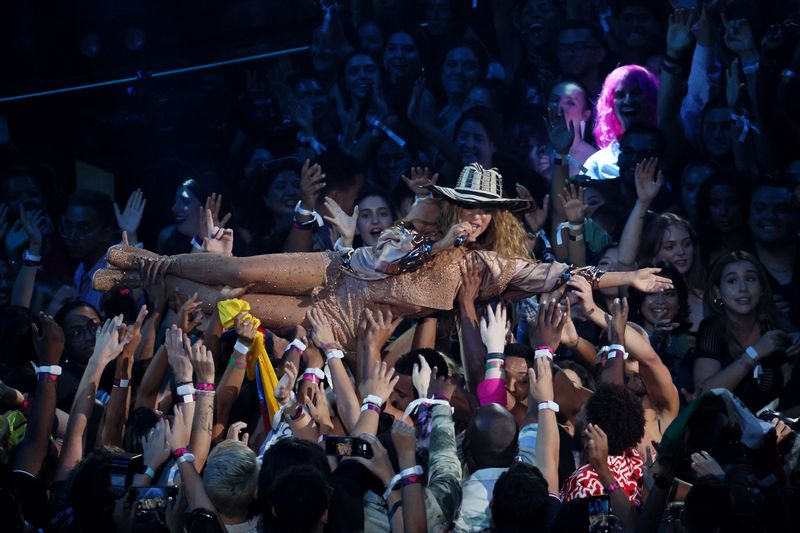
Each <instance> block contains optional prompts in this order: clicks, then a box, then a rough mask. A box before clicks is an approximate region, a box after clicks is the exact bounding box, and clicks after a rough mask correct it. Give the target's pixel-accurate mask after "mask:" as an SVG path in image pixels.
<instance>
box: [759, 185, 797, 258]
mask: <svg viewBox="0 0 800 533" xmlns="http://www.w3.org/2000/svg"><path fill="white" fill-rule="evenodd" d="M750 231H751V232H752V233H753V237H754V238H755V240H756V242H758V243H761V244H766V245H776V244H782V243H790V242H791V241H792V240H793V239H794V238H795V235H796V234H797V209H796V208H795V207H794V206H793V205H792V193H791V191H789V190H788V189H785V188H783V187H759V188H758V189H756V190H755V192H753V196H752V197H751V198H750Z"/></svg>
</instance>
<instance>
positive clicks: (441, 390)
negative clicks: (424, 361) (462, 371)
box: [428, 367, 458, 402]
mask: <svg viewBox="0 0 800 533" xmlns="http://www.w3.org/2000/svg"><path fill="white" fill-rule="evenodd" d="M457 388H458V383H457V382H456V380H455V379H453V377H452V376H448V377H444V376H443V375H442V376H440V375H439V369H438V368H437V367H433V368H432V369H431V380H430V381H429V382H428V395H429V397H430V398H435V397H437V396H444V397H445V398H447V401H448V402H449V401H450V400H451V399H452V398H453V394H455V392H456V389H457Z"/></svg>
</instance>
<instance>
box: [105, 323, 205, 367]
mask: <svg viewBox="0 0 800 533" xmlns="http://www.w3.org/2000/svg"><path fill="white" fill-rule="evenodd" d="M120 326H122V315H117V316H115V317H114V318H110V319H108V320H106V321H105V324H103V325H102V326H101V327H100V329H98V330H97V338H96V340H95V343H94V352H93V353H92V359H95V360H96V361H98V363H99V364H100V365H102V366H104V367H105V365H107V364H108V363H109V362H111V361H113V360H114V359H116V357H117V356H118V355H119V354H121V353H122V349H123V348H124V347H125V345H126V344H128V342H130V340H131V335H130V333H129V332H126V333H124V334H123V335H120ZM190 377H191V376H190Z"/></svg>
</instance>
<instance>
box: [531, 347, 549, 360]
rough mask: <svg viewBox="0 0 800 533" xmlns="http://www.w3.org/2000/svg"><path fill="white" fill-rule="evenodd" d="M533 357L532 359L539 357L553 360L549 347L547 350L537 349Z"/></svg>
mask: <svg viewBox="0 0 800 533" xmlns="http://www.w3.org/2000/svg"><path fill="white" fill-rule="evenodd" d="M533 357H534V359H539V358H540V357H546V358H547V359H550V360H552V359H553V350H551V349H550V348H549V347H548V349H547V350H545V349H543V348H539V349H538V350H536V351H535V352H533Z"/></svg>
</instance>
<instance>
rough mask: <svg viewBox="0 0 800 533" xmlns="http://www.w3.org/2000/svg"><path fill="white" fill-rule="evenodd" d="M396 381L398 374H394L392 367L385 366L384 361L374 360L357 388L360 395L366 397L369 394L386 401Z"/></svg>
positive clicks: (382, 401) (398, 378)
mask: <svg viewBox="0 0 800 533" xmlns="http://www.w3.org/2000/svg"><path fill="white" fill-rule="evenodd" d="M398 381H400V376H399V375H395V373H394V368H389V367H387V366H386V363H381V362H380V361H375V364H374V365H372V368H371V369H370V371H369V374H368V375H367V377H366V379H364V381H363V382H362V383H361V385H359V387H358V389H359V392H361V396H363V397H366V396H369V395H370V394H371V395H373V396H377V397H378V398H380V399H381V403H386V400H387V399H388V398H389V396H390V395H391V394H392V391H393V390H394V386H395V385H397V382H398Z"/></svg>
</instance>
